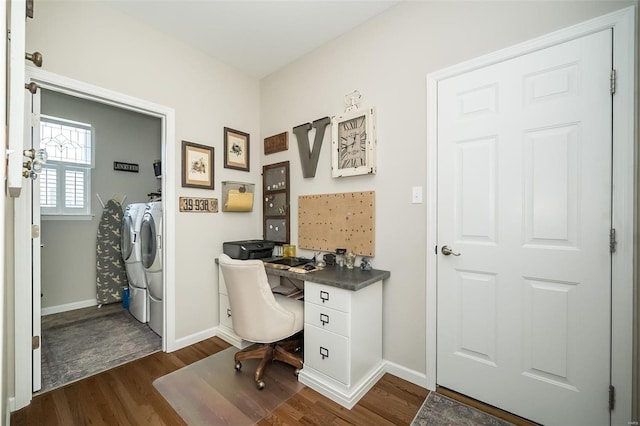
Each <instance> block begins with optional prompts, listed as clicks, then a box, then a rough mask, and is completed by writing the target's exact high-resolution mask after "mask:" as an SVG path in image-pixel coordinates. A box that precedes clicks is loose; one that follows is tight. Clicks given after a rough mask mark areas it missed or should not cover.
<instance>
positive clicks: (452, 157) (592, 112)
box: [437, 30, 612, 425]
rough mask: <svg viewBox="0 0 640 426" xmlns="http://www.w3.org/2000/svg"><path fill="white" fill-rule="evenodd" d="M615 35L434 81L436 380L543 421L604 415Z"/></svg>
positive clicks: (602, 418) (583, 420)
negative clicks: (611, 83)
mask: <svg viewBox="0 0 640 426" xmlns="http://www.w3.org/2000/svg"><path fill="white" fill-rule="evenodd" d="M611 37H612V36H611V31H610V30H607V31H601V32H599V33H596V34H592V35H589V36H586V37H582V38H579V39H576V40H573V41H570V42H567V43H564V44H561V45H557V46H554V47H551V48H547V49H545V50H541V51H537V52H534V53H530V54H527V55H524V56H520V57H518V58H515V59H511V60H508V61H504V62H501V63H499V64H496V65H492V66H489V67H486V68H482V69H478V70H475V71H472V72H468V73H465V74H462V75H459V76H456V77H452V78H449V79H445V80H442V81H440V82H439V84H438V213H437V214H438V218H437V220H438V251H439V254H438V264H437V266H438V272H437V276H438V285H437V286H438V287H437V292H438V314H437V315H438V326H437V328H438V330H437V343H438V344H437V348H438V349H437V383H438V385H440V386H444V387H447V388H450V389H453V390H455V391H458V392H460V393H463V394H466V395H468V396H471V397H473V398H476V399H479V400H481V401H484V402H486V403H489V404H491V405H495V406H498V407H500V408H502V409H504V410H507V411H510V412H513V413H516V414H518V415H520V416H523V417H525V418H528V419H531V420H534V421H537V422H540V423H543V424H546V425H554V424H555V425H574V424H575V425H578V424H579V425H605V424H609V411H608V387H609V383H610V329H611V324H610V315H611V296H610V292H611V279H610V277H611V266H610V265H611V255H610V251H609V230H610V227H611V173H612V170H611V150H612V143H611V129H612V127H611V113H612V105H611V93H610V86H609V77H610V72H611V57H612V40H611ZM444 245H447V246H449V247H450V248H451V250H452V251H453V252H454V253H456V254H460V255H459V256H456V255H454V254H451V255H448V256H445V255H443V254H442V253H441V252H440V250H441V248H442V246H444Z"/></svg>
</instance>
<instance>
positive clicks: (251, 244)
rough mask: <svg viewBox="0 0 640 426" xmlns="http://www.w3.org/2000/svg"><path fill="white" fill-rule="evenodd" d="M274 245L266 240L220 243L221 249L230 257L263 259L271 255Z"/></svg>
mask: <svg viewBox="0 0 640 426" xmlns="http://www.w3.org/2000/svg"><path fill="white" fill-rule="evenodd" d="M274 246H275V243H274V242H273V241H266V240H244V241H227V242H225V243H222V251H223V252H224V254H226V255H227V256H229V257H230V258H232V259H240V260H247V259H264V258H267V257H271V255H272V253H273V247H274Z"/></svg>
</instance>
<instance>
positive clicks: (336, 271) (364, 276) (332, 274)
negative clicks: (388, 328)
mask: <svg viewBox="0 0 640 426" xmlns="http://www.w3.org/2000/svg"><path fill="white" fill-rule="evenodd" d="M265 269H266V270H267V274H270V275H279V276H281V277H287V278H293V279H296V280H305V281H311V282H314V283H318V284H325V285H329V286H331V287H337V288H342V289H345V290H351V291H357V290H360V289H362V288H365V287H366V286H368V285H370V284H373V283H375V282H378V281H380V280H384V279H387V278H389V277H390V276H391V272H389V271H383V270H380V269H372V270H371V271H363V270H362V269H360V268H353V269H349V268H347V267H346V266H342V267H340V266H325V267H324V268H323V269H319V270H317V271H312V272H307V273H306V274H300V273H297V272H291V271H289V270H286V269H276V268H269V267H266V268H265Z"/></svg>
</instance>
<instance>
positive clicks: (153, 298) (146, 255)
mask: <svg viewBox="0 0 640 426" xmlns="http://www.w3.org/2000/svg"><path fill="white" fill-rule="evenodd" d="M140 254H141V256H142V267H143V269H144V272H145V276H146V278H147V300H148V303H149V316H148V318H149V327H151V329H152V330H153V331H155V332H156V333H157V334H159V335H160V336H162V333H163V324H164V321H163V312H164V309H163V289H162V202H161V201H156V202H152V203H147V205H146V206H145V210H144V214H143V215H142V223H141V224H140Z"/></svg>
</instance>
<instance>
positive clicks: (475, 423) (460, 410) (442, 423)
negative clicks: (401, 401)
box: [411, 392, 513, 426]
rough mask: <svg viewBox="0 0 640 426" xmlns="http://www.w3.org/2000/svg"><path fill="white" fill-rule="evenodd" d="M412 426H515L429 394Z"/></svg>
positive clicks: (431, 393)
mask: <svg viewBox="0 0 640 426" xmlns="http://www.w3.org/2000/svg"><path fill="white" fill-rule="evenodd" d="M411 426H513V423H510V422H507V421H505V420H502V419H499V418H497V417H494V416H492V415H490V414H487V413H485V412H482V411H480V410H478V409H475V408H473V407H470V406H468V405H466V404H463V403H461V402H458V401H455V400H453V399H451V398H448V397H446V396H444V395H441V394H438V393H435V392H429V395H427V399H425V401H424V403H423V404H422V407H420V410H418V414H416V417H415V418H414V419H413V422H411Z"/></svg>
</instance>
